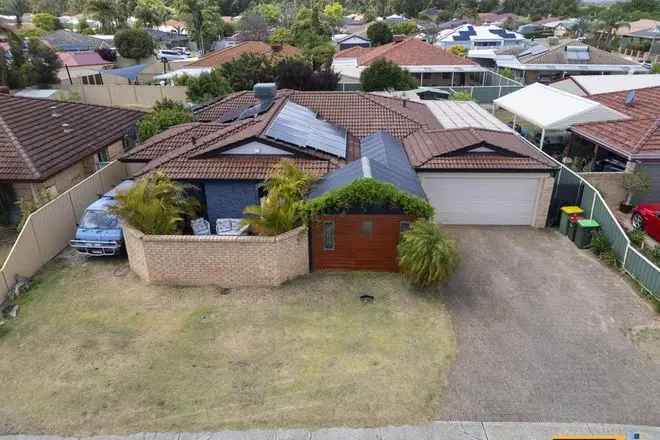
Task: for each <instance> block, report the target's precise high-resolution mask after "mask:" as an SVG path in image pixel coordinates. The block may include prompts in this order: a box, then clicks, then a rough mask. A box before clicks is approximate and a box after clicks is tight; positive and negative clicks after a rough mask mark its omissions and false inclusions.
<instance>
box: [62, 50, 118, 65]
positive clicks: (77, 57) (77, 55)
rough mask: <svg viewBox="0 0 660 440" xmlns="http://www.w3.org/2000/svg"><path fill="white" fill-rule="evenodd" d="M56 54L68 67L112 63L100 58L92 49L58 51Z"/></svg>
mask: <svg viewBox="0 0 660 440" xmlns="http://www.w3.org/2000/svg"><path fill="white" fill-rule="evenodd" d="M57 56H58V58H59V59H60V61H62V64H63V65H66V66H69V67H78V66H99V65H104V64H112V63H111V62H109V61H106V60H104V59H103V58H101V55H99V54H98V53H96V52H95V51H93V50H86V51H81V52H58V53H57Z"/></svg>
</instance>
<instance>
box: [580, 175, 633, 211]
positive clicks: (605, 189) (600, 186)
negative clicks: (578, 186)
mask: <svg viewBox="0 0 660 440" xmlns="http://www.w3.org/2000/svg"><path fill="white" fill-rule="evenodd" d="M623 175H624V173H616V172H605V173H580V176H582V177H584V178H585V179H586V180H587V181H588V182H589V183H591V184H592V185H593V186H595V187H596V189H597V190H598V191H599V192H600V193H601V195H602V196H603V198H604V199H605V203H607V204H608V206H609V207H610V208H611V209H613V210H614V209H616V210H618V209H619V204H620V203H621V202H622V201H623V200H624V199H625V198H626V190H625V189H624V188H623Z"/></svg>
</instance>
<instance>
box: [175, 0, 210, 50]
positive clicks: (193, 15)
mask: <svg viewBox="0 0 660 440" xmlns="http://www.w3.org/2000/svg"><path fill="white" fill-rule="evenodd" d="M174 7H175V8H176V10H177V12H178V13H179V14H180V15H183V16H185V17H186V22H187V23H188V28H189V29H190V31H191V33H192V36H193V38H194V39H195V41H196V42H197V47H198V48H199V50H200V51H201V52H202V53H204V52H205V50H206V49H205V48H206V47H207V46H206V44H205V40H204V9H206V8H207V7H208V1H207V0H176V3H175V6H174Z"/></svg>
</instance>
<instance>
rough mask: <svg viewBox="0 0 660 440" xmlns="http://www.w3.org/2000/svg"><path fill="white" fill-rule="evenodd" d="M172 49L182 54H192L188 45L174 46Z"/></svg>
mask: <svg viewBox="0 0 660 440" xmlns="http://www.w3.org/2000/svg"><path fill="white" fill-rule="evenodd" d="M172 50H176V51H177V52H179V53H180V54H182V55H188V56H190V54H191V53H192V52H190V49H188V48H187V47H173V48H172Z"/></svg>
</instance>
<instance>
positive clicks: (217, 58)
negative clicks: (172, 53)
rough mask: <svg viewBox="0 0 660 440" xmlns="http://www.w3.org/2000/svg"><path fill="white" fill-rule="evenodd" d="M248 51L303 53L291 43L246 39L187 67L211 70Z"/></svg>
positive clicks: (279, 54) (277, 55) (283, 54)
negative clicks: (269, 42)
mask: <svg viewBox="0 0 660 440" xmlns="http://www.w3.org/2000/svg"><path fill="white" fill-rule="evenodd" d="M246 53H252V54H257V55H270V56H272V57H273V58H287V57H295V56H298V55H300V54H301V52H300V50H299V49H298V48H296V47H293V46H291V45H289V44H268V43H264V42H263V41H244V42H242V43H238V44H236V45H235V46H230V47H226V48H224V49H221V50H216V51H213V52H210V53H208V54H206V55H204V56H203V57H201V58H200V59H198V60H197V61H193V62H192V63H190V64H188V65H187V66H186V69H188V70H190V69H200V70H201V71H209V70H211V69H214V68H216V67H220V66H222V65H223V64H224V63H228V62H230V61H234V60H235V59H236V58H238V57H240V56H241V55H243V54H246Z"/></svg>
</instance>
